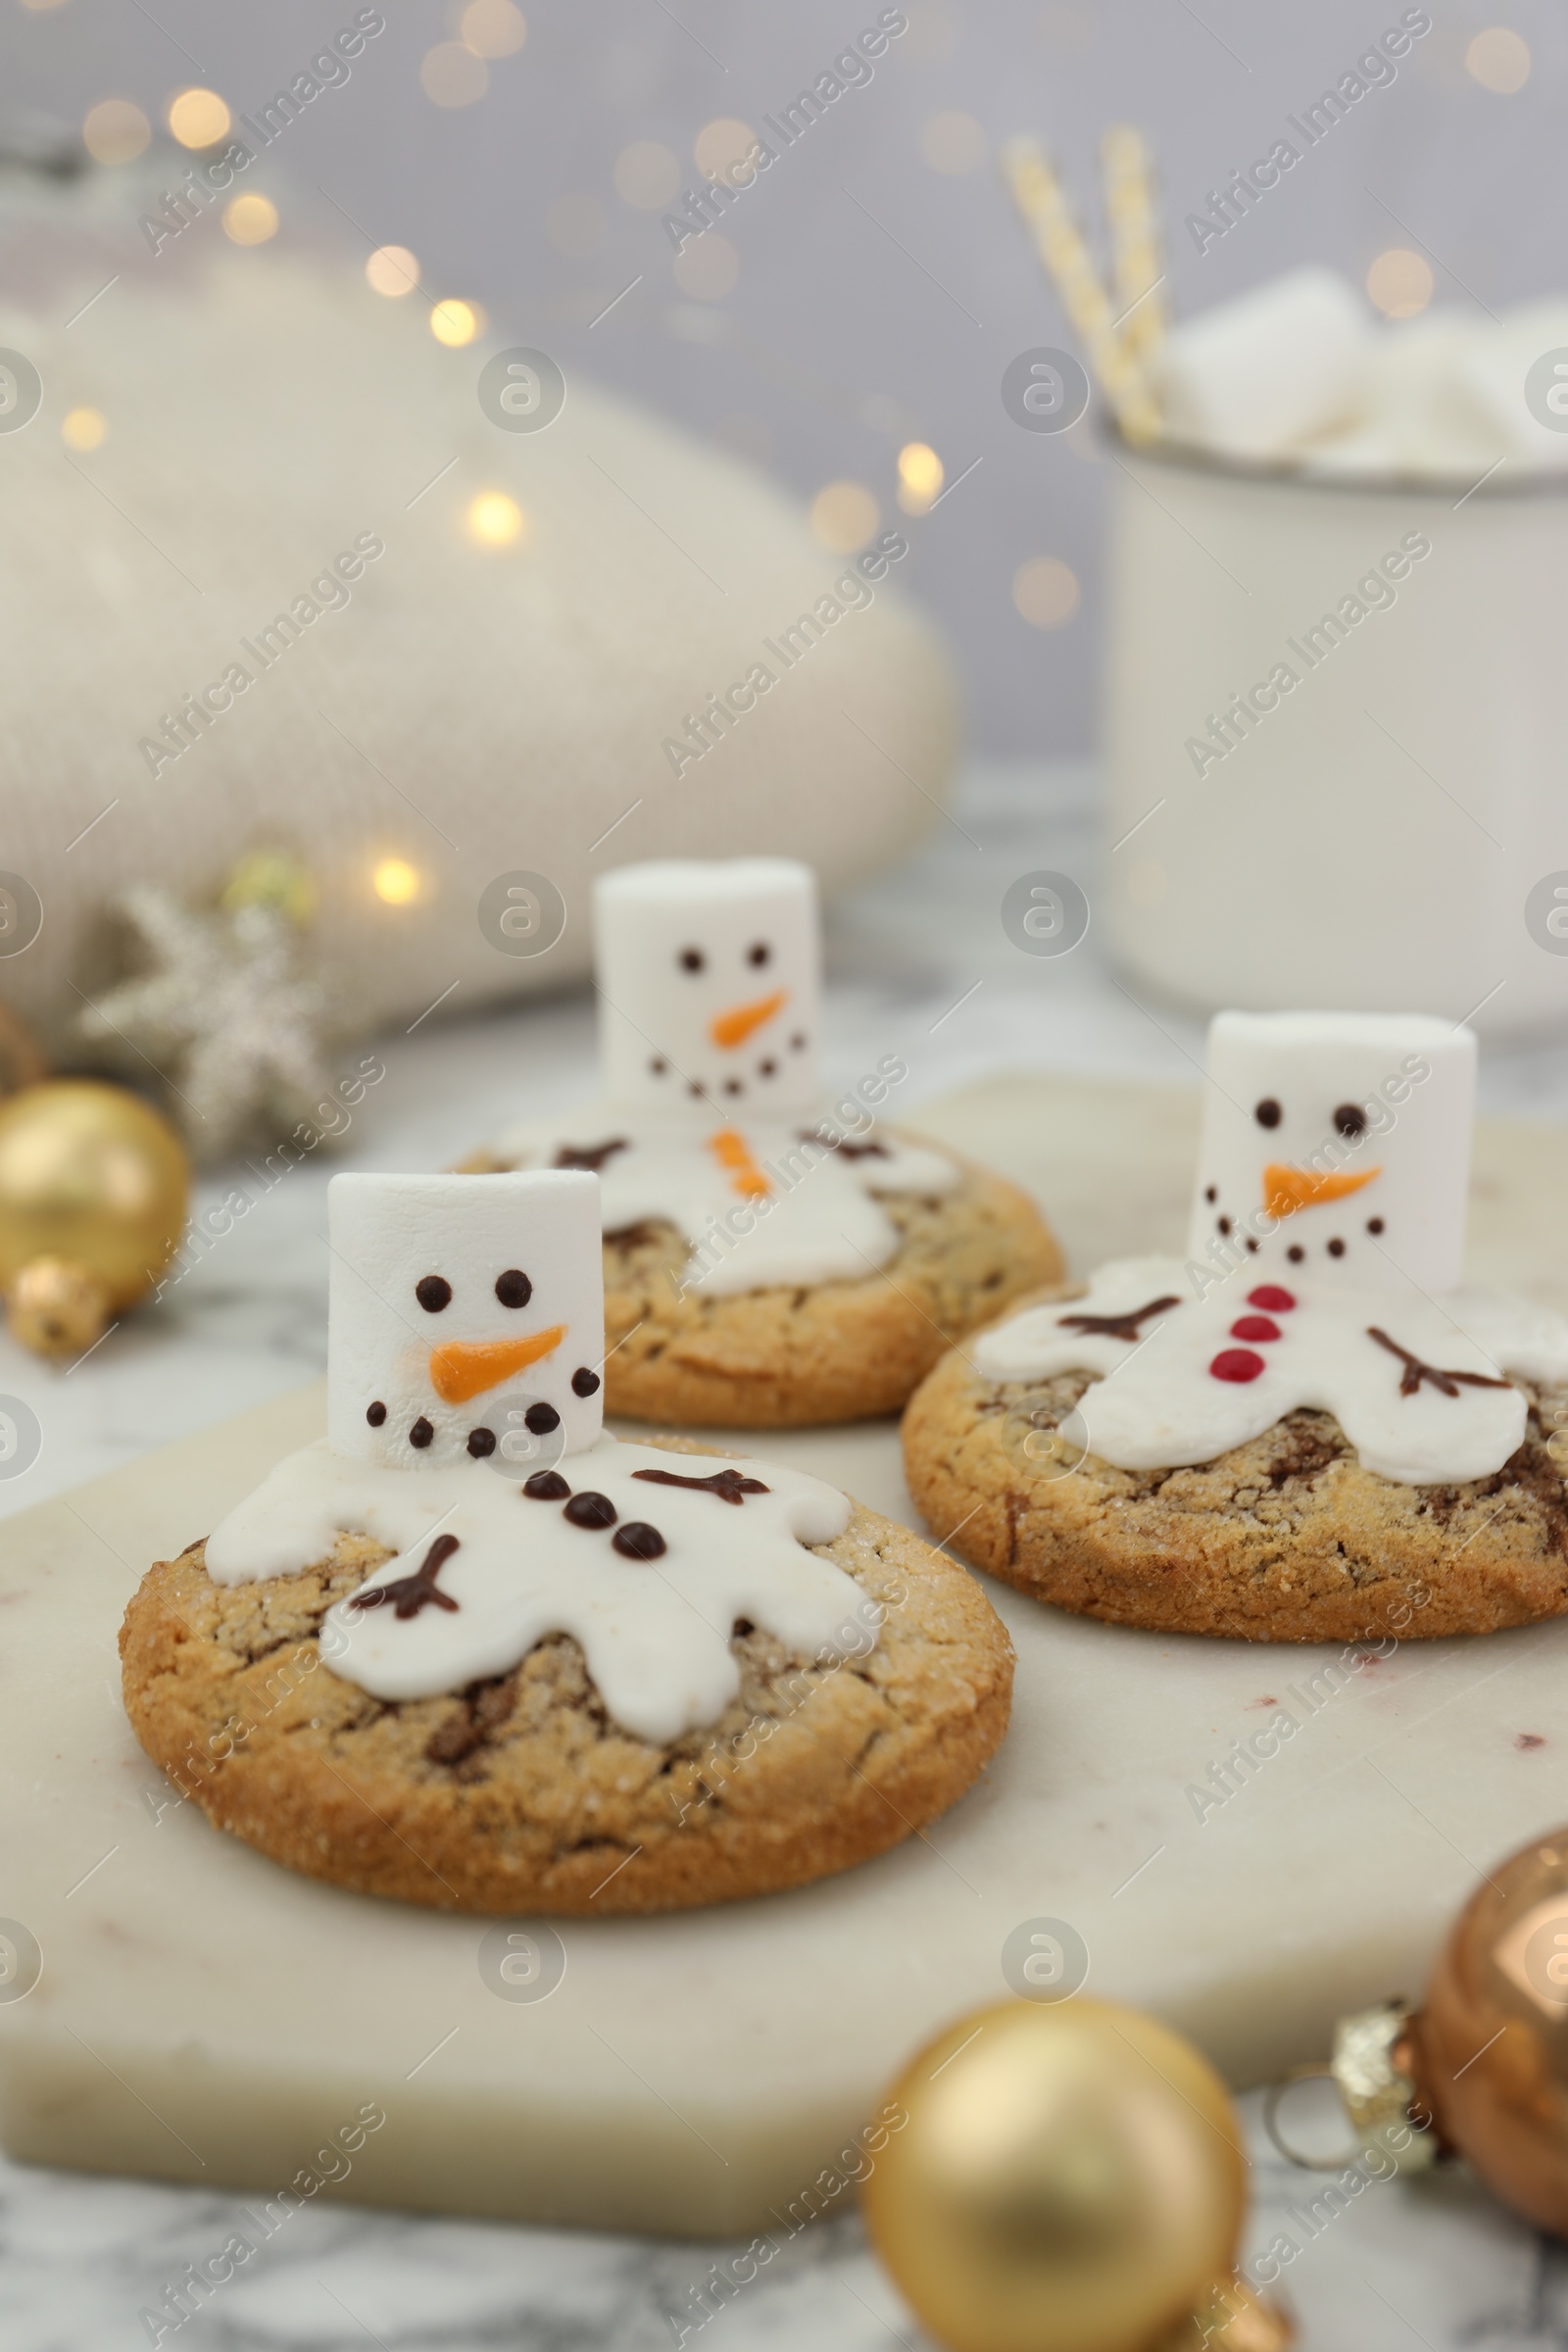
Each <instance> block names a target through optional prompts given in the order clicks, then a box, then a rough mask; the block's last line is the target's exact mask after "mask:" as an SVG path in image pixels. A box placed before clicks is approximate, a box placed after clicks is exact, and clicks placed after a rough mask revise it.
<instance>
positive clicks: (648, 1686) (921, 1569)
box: [123, 1169, 1011, 1912]
mask: <svg viewBox="0 0 1568 2352" xmlns="http://www.w3.org/2000/svg"><path fill="white" fill-rule="evenodd" d="M598 1191H599V1180H598V1178H597V1177H596V1176H594V1175H592V1174H590V1173H588V1172H586V1171H584V1170H567V1169H561V1170H546V1171H541V1172H537V1173H532V1174H530V1173H515V1174H501V1175H491V1176H481V1177H473V1176H425V1177H416V1176H339V1177H337V1178H335V1179H334V1180H333V1183H332V1185H331V1186H330V1187H329V1190H328V1201H329V1216H330V1240H331V1248H332V1273H331V1297H330V1319H329V1325H328V1354H327V1392H328V1397H327V1434H326V1436H325V1438H324V1439H322V1440H321V1441H320V1442H319V1444H317V1445H314V1446H305V1447H303V1448H302V1449H301V1450H300V1451H299V1452H296V1453H293V1454H290V1455H288V1456H287V1457H286V1458H285V1459H284V1460H283V1461H281V1462H279V1463H278V1464H277V1466H276V1467H275V1468H274V1469H273V1470H272V1471H271V1472H270V1475H269V1476H268V1477H267V1478H266V1479H265V1480H264V1481H263V1482H262V1484H261V1485H260V1486H259V1487H258V1488H256V1490H255V1491H254V1492H253V1493H252V1494H250V1495H247V1496H246V1497H245V1498H244V1499H243V1500H242V1501H240V1502H239V1503H237V1504H236V1505H235V1507H234V1508H233V1509H232V1510H230V1511H229V1512H228V1514H227V1515H226V1517H225V1518H223V1519H222V1520H221V1522H220V1524H219V1525H218V1526H217V1527H216V1528H215V1529H214V1530H213V1533H212V1535H211V1536H210V1537H209V1538H208V1540H207V1542H206V1544H195V1545H192V1546H191V1548H190V1550H189V1551H188V1552H186V1553H185V1554H183V1555H182V1556H181V1558H180V1559H178V1560H175V1561H169V1562H164V1563H162V1564H160V1565H159V1566H158V1567H157V1568H155V1569H153V1570H152V1572H151V1573H150V1575H149V1576H148V1577H147V1579H146V1580H145V1581H144V1583H143V1586H142V1588H141V1590H140V1592H139V1593H137V1595H136V1597H135V1599H134V1600H133V1601H132V1603H131V1607H130V1609H129V1610H128V1612H127V1615H126V1621H125V1627H124V1631H123V1654H124V1659H125V1676H124V1689H125V1699H126V1706H127V1710H128V1712H129V1713H130V1716H131V1720H132V1722H133V1724H134V1726H135V1728H136V1732H137V1735H138V1737H139V1738H140V1740H142V1743H143V1745H144V1746H145V1747H146V1749H147V1751H148V1753H149V1754H151V1755H153V1756H154V1757H155V1758H156V1759H157V1760H158V1761H159V1762H160V1763H162V1764H163V1765H164V1766H165V1767H166V1769H168V1770H169V1771H170V1772H171V1774H172V1776H173V1777H174V1779H175V1780H176V1782H177V1784H178V1785H179V1787H180V1788H181V1789H182V1790H183V1791H184V1792H185V1793H187V1794H189V1795H192V1796H193V1797H195V1799H196V1800H197V1802H199V1803H200V1804H201V1805H202V1806H203V1807H204V1808H205V1809H206V1810H207V1811H208V1812H209V1814H211V1816H212V1817H213V1819H215V1820H216V1821H218V1822H219V1823H220V1824H221V1826H223V1827H225V1828H229V1829H233V1830H235V1831H236V1832H237V1833H238V1834H239V1835H240V1836H242V1837H245V1838H248V1839H250V1841H251V1842H252V1843H254V1844H257V1845H259V1846H261V1847H262V1848H263V1849H264V1850H265V1851H267V1852H269V1853H271V1854H273V1855H275V1856H276V1857H277V1858H278V1859H279V1860H282V1861H286V1862H289V1863H290V1864H292V1865H293V1866H294V1867H296V1868H299V1869H303V1870H306V1871H309V1872H311V1873H312V1874H313V1875H315V1876H318V1877H325V1878H328V1879H332V1880H335V1881H337V1882H338V1883H340V1884H342V1885H344V1886H349V1887H362V1888H365V1889H367V1890H368V1891H372V1892H377V1893H390V1894H397V1895H401V1896H404V1897H406V1898H408V1899H411V1900H415V1901H424V1902H436V1903H447V1904H451V1903H456V1904H459V1905H461V1906H463V1907H466V1908H471V1909H474V1910H481V1911H493V1912H507V1911H511V1912H516V1911H518V1910H526V1909H529V1908H542V1909H559V1910H568V1911H586V1910H589V1909H590V1908H592V1907H594V1906H595V1905H598V1906H599V1907H600V1908H601V1909H603V1910H642V1909H663V1908H667V1907H670V1906H672V1905H678V1904H685V1903H694V1902H708V1901H714V1900H718V1899H721V1898H724V1897H728V1896H735V1895H741V1894H754V1893H760V1892H765V1891H768V1890H770V1889H772V1888H776V1887H784V1886H792V1885H797V1884H800V1883H802V1882H803V1881H805V1880H808V1879H811V1878H816V1877H820V1876H821V1875H823V1873H824V1872H826V1871H830V1870H837V1869H842V1868H845V1867H846V1866H847V1865H848V1864H849V1863H851V1862H855V1861H858V1860H860V1859H862V1858H864V1857H865V1856H867V1855H869V1854H871V1853H875V1852H879V1851H881V1850H882V1849H883V1848H884V1847H886V1846H887V1845H889V1844H891V1843H893V1842H896V1840H897V1839H898V1838H901V1837H903V1836H904V1835H906V1834H907V1831H908V1830H909V1829H911V1828H913V1827H915V1826H917V1824H918V1823H920V1822H921V1821H925V1820H929V1819H931V1818H933V1816H934V1815H935V1813H937V1812H939V1811H941V1810H942V1809H943V1808H944V1807H945V1806H946V1805H947V1804H949V1803H951V1802H952V1801H953V1798H954V1797H955V1796H956V1795H957V1794H958V1793H960V1791H961V1790H962V1789H964V1788H966V1787H967V1786H968V1785H969V1783H970V1782H971V1781H972V1780H973V1778H974V1776H975V1774H976V1773H977V1772H978V1771H979V1770H980V1769H981V1766H982V1765H983V1764H984V1762H985V1760H986V1759H987V1757H988V1756H989V1755H990V1754H991V1752H992V1750H993V1749H994V1747H995V1745H996V1743H997V1741H998V1740H1000V1738H1001V1737H1002V1733H1003V1730H1004V1729H1005V1723H1006V1716H1007V1705H1008V1697H1009V1691H1010V1664H1011V1655H1010V1650H1009V1648H1008V1645H1007V1642H1006V1637H1005V1634H1004V1632H1003V1630H1002V1628H1001V1626H1000V1624H999V1623H998V1622H997V1620H996V1619H995V1617H994V1616H993V1614H992V1612H991V1610H990V1608H989V1606H988V1605H987V1604H986V1603H985V1602H984V1600H983V1599H981V1597H980V1595H979V1593H978V1592H977V1591H976V1590H975V1589H974V1588H973V1587H972V1586H970V1585H969V1584H968V1580H967V1579H965V1578H964V1577H963V1575H962V1572H961V1571H959V1570H956V1569H954V1568H953V1567H952V1566H951V1565H950V1564H949V1563H948V1562H946V1561H945V1560H943V1559H941V1558H940V1557H939V1555H937V1554H935V1553H932V1552H931V1551H929V1550H928V1549H927V1547H926V1546H925V1545H923V1544H920V1543H919V1542H918V1541H917V1540H916V1539H915V1538H914V1537H912V1536H909V1535H908V1534H907V1531H904V1530H900V1529H895V1528H893V1527H891V1526H890V1525H889V1524H888V1523H887V1522H886V1521H884V1520H880V1519H877V1518H875V1517H873V1516H872V1515H871V1514H870V1513H868V1512H864V1511H858V1509H857V1507H856V1506H855V1505H854V1504H853V1503H852V1502H851V1501H850V1499H849V1497H848V1496H847V1495H844V1494H842V1493H841V1492H840V1491H839V1490H838V1489H837V1488H835V1487H832V1486H829V1485H827V1484H825V1483H824V1482H823V1481H822V1480H820V1479H817V1478H812V1477H810V1476H809V1475H807V1474H805V1473H804V1472H802V1471H799V1470H796V1469H792V1468H788V1467H785V1466H782V1465H779V1464H774V1463H769V1462H761V1461H750V1460H747V1461H738V1462H728V1461H725V1462H720V1463H716V1464H712V1463H710V1462H707V1461H696V1460H692V1459H690V1458H689V1457H683V1456H681V1455H680V1454H678V1453H672V1452H670V1451H668V1450H665V1449H661V1448H658V1447H655V1446H632V1445H623V1444H620V1443H619V1442H617V1441H616V1440H615V1439H614V1438H613V1437H611V1436H609V1435H607V1434H606V1433H605V1431H604V1429H603V1427H602V1417H601V1416H602V1405H603V1382H602V1355H603V1340H602V1336H601V1335H602V1331H603V1320H604V1318H603V1303H602V1293H601V1287H600V1262H601V1251H600V1213H599V1202H598ZM743 1690H744V1693H745V1695H744V1697H743ZM775 1737H776V1738H777V1740H778V1746H777V1749H776V1750H769V1752H768V1755H767V1758H766V1760H765V1761H763V1762H757V1761H756V1759H757V1758H758V1756H759V1753H760V1749H761V1748H762V1746H763V1745H764V1744H765V1743H766V1742H767V1741H768V1740H772V1739H773V1738H775ZM879 1742H880V1746H879ZM705 1743H706V1744H705ZM873 1751H875V1752H873ZM215 1759H216V1761H215ZM740 1763H745V1764H748V1765H751V1764H753V1763H755V1770H752V1771H751V1772H750V1774H749V1779H748V1782H747V1794H746V1802H745V1804H743V1805H741V1806H740V1807H738V1809H736V1810H735V1811H734V1813H733V1814H731V1813H730V1812H728V1811H726V1809H725V1808H724V1807H722V1806H715V1805H714V1803H713V1798H714V1790H715V1788H717V1787H719V1786H721V1775H722V1774H723V1773H725V1772H727V1771H730V1770H733V1769H736V1768H738V1764H740ZM479 1782H482V1783H483V1784H484V1787H483V1789H478V1788H477V1787H476V1786H475V1784H476V1783H479ZM612 1882H613V1883H614V1886H615V1891H614V1893H613V1895H611V1896H610V1897H609V1899H608V1900H604V1901H601V1898H602V1897H604V1895H605V1891H606V1888H607V1887H610V1885H611V1884H612Z"/></svg>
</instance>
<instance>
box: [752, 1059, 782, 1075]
mask: <svg viewBox="0 0 1568 2352" xmlns="http://www.w3.org/2000/svg"><path fill="white" fill-rule="evenodd" d="M757 1074H758V1076H759V1078H776V1077H777V1076H778V1063H777V1062H776V1061H773V1060H767V1061H760V1062H759V1063H758V1065H757Z"/></svg>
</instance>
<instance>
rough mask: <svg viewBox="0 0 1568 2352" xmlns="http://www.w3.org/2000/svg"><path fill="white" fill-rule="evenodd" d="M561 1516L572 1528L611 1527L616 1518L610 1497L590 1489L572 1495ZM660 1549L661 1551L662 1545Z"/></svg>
mask: <svg viewBox="0 0 1568 2352" xmlns="http://www.w3.org/2000/svg"><path fill="white" fill-rule="evenodd" d="M561 1515H562V1517H563V1518H564V1519H569V1520H570V1521H571V1524H572V1526H573V1527H613V1526H614V1524H615V1519H616V1516H617V1514H616V1511H615V1506H614V1504H613V1502H612V1501H611V1499H610V1496H609V1495H596V1494H595V1493H594V1492H593V1490H592V1488H590V1489H589V1491H588V1493H587V1494H586V1495H573V1496H572V1498H571V1500H570V1501H569V1502H568V1503H567V1505H566V1507H565V1509H564V1511H563V1512H562V1514H561ZM660 1549H661V1550H662V1549H663V1546H662V1544H661V1546H660Z"/></svg>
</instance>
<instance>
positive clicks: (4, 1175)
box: [0, 1078, 190, 1336]
mask: <svg viewBox="0 0 1568 2352" xmlns="http://www.w3.org/2000/svg"><path fill="white" fill-rule="evenodd" d="M189 1193H190V1163H189V1161H188V1160H187V1159H186V1156H185V1149H184V1146H183V1145H182V1144H181V1143H180V1141H179V1138H178V1137H177V1136H176V1135H175V1133H174V1131H173V1129H172V1127H171V1126H170V1124H169V1121H168V1120H167V1119H165V1118H161V1117H160V1116H159V1114H158V1112H157V1111H156V1110H153V1109H152V1108H151V1107H150V1106H149V1105H148V1104H147V1103H143V1102H141V1101H140V1100H139V1099H138V1098H137V1097H136V1096H135V1095H132V1094H127V1093H126V1091H125V1089H124V1088H123V1087H120V1086H105V1085H101V1084H100V1083H99V1082H98V1080H96V1079H92V1078H52V1079H48V1080H46V1081H45V1083H44V1084H43V1085H42V1086H29V1087H26V1088H25V1089H24V1091H23V1092H22V1093H21V1094H20V1095H13V1096H12V1097H11V1098H10V1099H9V1101H7V1102H4V1103H0V1290H3V1291H4V1292H6V1293H7V1294H8V1295H9V1294H10V1293H11V1291H12V1290H13V1288H14V1286H15V1285H16V1282H17V1279H18V1277H19V1276H20V1275H21V1274H22V1272H23V1270H24V1268H25V1267H30V1266H31V1265H32V1264H33V1263H34V1261H35V1260H36V1259H38V1258H55V1259H61V1260H64V1261H65V1263H66V1264H68V1265H70V1266H73V1267H76V1268H79V1269H81V1270H82V1272H84V1273H86V1274H88V1275H91V1276H92V1277H94V1278H95V1279H96V1281H97V1282H98V1283H99V1284H101V1285H102V1288H103V1293H104V1300H105V1308H106V1311H107V1312H108V1313H110V1314H116V1313H118V1312H120V1310H121V1309H122V1308H123V1307H127V1306H130V1305H133V1304H134V1302H135V1301H136V1299H139V1298H140V1297H141V1296H142V1294H143V1292H144V1291H146V1290H148V1289H149V1288H150V1287H151V1285H152V1284H153V1283H154V1282H156V1281H157V1279H158V1277H159V1275H160V1274H161V1273H162V1272H163V1271H164V1268H165V1267H166V1266H167V1265H168V1264H169V1262H170V1260H171V1259H172V1256H173V1254H174V1252H175V1250H177V1249H178V1247H179V1240H180V1236H181V1234H182V1233H183V1232H184V1229H185V1206H186V1201H187V1200H188V1198H189ZM19 1336H20V1335H19Z"/></svg>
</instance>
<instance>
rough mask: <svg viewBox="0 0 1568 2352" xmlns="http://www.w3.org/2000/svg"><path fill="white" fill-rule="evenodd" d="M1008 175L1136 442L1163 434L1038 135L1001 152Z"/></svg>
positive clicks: (1009, 144) (1120, 416)
mask: <svg viewBox="0 0 1568 2352" xmlns="http://www.w3.org/2000/svg"><path fill="white" fill-rule="evenodd" d="M1000 161H1001V166H1002V173H1003V177H1004V178H1005V181H1006V183H1007V187H1008V189H1009V191H1010V193H1011V196H1012V201H1013V203H1014V204H1015V205H1016V206H1017V208H1018V212H1019V215H1020V217H1021V218H1022V220H1023V221H1024V224H1025V225H1026V227H1027V228H1028V229H1029V231H1030V234H1031V235H1032V236H1033V238H1034V241H1035V250H1036V251H1037V252H1038V254H1039V256H1040V258H1041V260H1042V261H1043V262H1044V263H1045V266H1046V268H1047V270H1049V271H1050V273H1051V277H1052V281H1053V283H1054V286H1055V288H1056V292H1057V293H1058V294H1059V295H1060V297H1061V301H1062V307H1063V308H1064V310H1065V311H1066V313H1067V317H1068V319H1069V320H1070V321H1071V323H1072V325H1073V328H1074V330H1075V331H1076V333H1077V334H1078V335H1079V337H1080V338H1081V340H1082V342H1083V345H1084V349H1085V351H1086V353H1087V354H1088V358H1089V365H1090V366H1091V368H1093V369H1094V371H1095V373H1096V375H1097V376H1098V377H1099V379H1100V384H1101V388H1102V390H1103V392H1104V395H1105V398H1106V399H1107V400H1108V401H1109V403H1110V405H1111V407H1112V409H1113V410H1114V411H1115V416H1116V421H1117V423H1118V424H1119V425H1120V427H1121V429H1122V431H1123V433H1124V434H1125V435H1126V437H1127V439H1128V440H1129V441H1133V442H1142V441H1152V440H1155V439H1157V438H1158V435H1159V429H1160V423H1159V411H1158V410H1157V409H1156V408H1155V406H1154V403H1153V401H1152V398H1151V397H1150V393H1149V387H1148V385H1147V384H1146V382H1145V380H1144V376H1143V371H1142V369H1141V368H1140V367H1139V365H1138V363H1137V361H1136V360H1135V359H1134V358H1133V355H1132V352H1131V349H1130V348H1129V346H1128V345H1127V344H1126V343H1125V342H1124V341H1123V340H1122V337H1121V336H1120V335H1119V334H1118V332H1117V330H1116V326H1115V319H1114V313H1113V312H1112V309H1111V303H1110V297H1109V295H1108V294H1107V293H1106V291H1105V288H1104V286H1103V283H1102V281H1101V278H1100V275H1099V272H1098V271H1097V270H1096V269H1095V265H1094V263H1093V261H1092V260H1091V259H1090V255H1089V248H1088V246H1087V245H1086V244H1085V243H1084V240H1083V236H1082V233H1081V232H1080V230H1079V227H1078V224H1077V222H1076V221H1074V219H1073V217H1072V213H1071V210H1070V208H1069V206H1068V203H1067V199H1066V196H1065V194H1064V193H1063V190H1062V186H1061V182H1060V180H1059V179H1058V178H1057V176H1056V173H1055V172H1054V169H1053V168H1052V166H1051V164H1050V163H1049V162H1048V161H1047V159H1046V156H1045V153H1044V151H1043V149H1042V148H1041V147H1040V145H1039V143H1038V141H1036V140H1034V139H1011V140H1009V141H1008V142H1007V144H1006V146H1005V147H1004V149H1003V151H1002V155H1001V158H1000Z"/></svg>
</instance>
